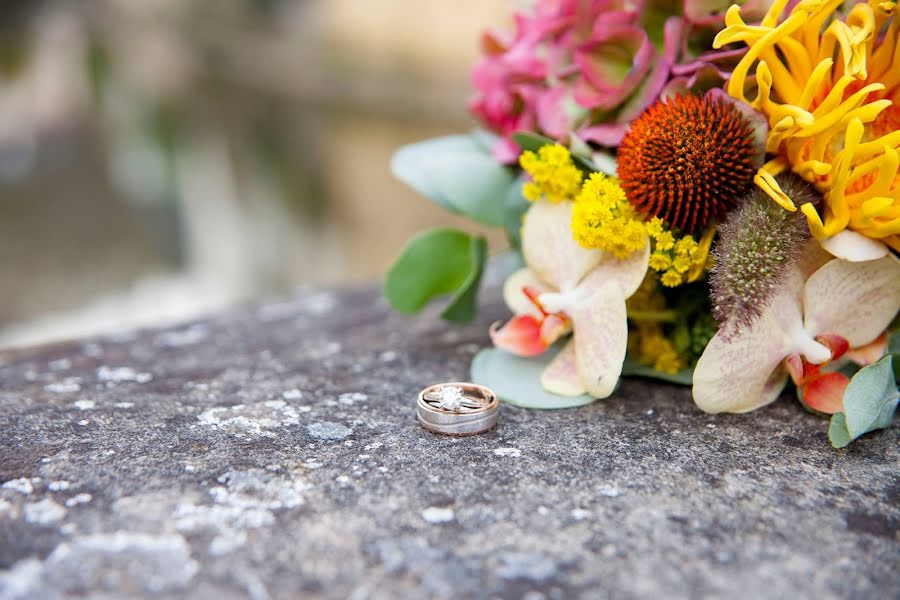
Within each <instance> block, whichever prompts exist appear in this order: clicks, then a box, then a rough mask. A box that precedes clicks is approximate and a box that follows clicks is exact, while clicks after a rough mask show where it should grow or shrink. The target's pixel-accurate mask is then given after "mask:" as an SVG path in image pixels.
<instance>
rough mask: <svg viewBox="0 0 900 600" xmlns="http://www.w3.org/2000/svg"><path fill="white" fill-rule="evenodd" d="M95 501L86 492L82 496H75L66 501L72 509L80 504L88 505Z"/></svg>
mask: <svg viewBox="0 0 900 600" xmlns="http://www.w3.org/2000/svg"><path fill="white" fill-rule="evenodd" d="M93 499H94V497H93V496H91V495H90V494H88V493H85V492H83V493H81V494H75V495H74V496H72V497H71V498H69V499H68V500H66V506H67V507H69V508H72V507H73V506H78V505H79V504H87V503H88V502H90V501H91V500H93Z"/></svg>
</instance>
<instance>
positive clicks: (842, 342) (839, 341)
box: [816, 333, 850, 360]
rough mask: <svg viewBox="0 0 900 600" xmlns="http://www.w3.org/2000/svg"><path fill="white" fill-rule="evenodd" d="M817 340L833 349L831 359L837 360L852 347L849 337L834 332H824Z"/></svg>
mask: <svg viewBox="0 0 900 600" xmlns="http://www.w3.org/2000/svg"><path fill="white" fill-rule="evenodd" d="M816 341H817V342H819V343H820V344H822V345H823V346H825V347H826V348H828V349H829V350H831V360H837V359H839V358H840V357H842V356H844V354H846V353H847V350H849V349H850V342H848V341H847V338H845V337H843V336H840V335H835V334H833V333H823V334H820V335H817V336H816Z"/></svg>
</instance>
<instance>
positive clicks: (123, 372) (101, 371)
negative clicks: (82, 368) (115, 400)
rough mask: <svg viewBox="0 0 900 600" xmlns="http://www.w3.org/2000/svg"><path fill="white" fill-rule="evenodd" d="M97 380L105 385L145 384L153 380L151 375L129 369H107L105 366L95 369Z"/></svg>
mask: <svg viewBox="0 0 900 600" xmlns="http://www.w3.org/2000/svg"><path fill="white" fill-rule="evenodd" d="M97 379H99V380H100V381H103V382H105V383H124V382H129V381H133V382H135V383H147V382H148V381H151V380H152V379H153V375H152V374H151V373H140V372H138V371H135V370H134V369H132V368H131V367H109V366H106V365H103V366H101V367H100V368H98V369H97Z"/></svg>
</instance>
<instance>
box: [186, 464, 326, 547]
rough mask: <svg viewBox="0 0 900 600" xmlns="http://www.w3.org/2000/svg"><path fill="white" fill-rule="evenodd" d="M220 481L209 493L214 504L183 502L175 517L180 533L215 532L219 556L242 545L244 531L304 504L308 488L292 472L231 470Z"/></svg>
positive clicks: (260, 525)
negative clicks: (279, 512) (281, 511)
mask: <svg viewBox="0 0 900 600" xmlns="http://www.w3.org/2000/svg"><path fill="white" fill-rule="evenodd" d="M218 482H219V483H220V484H222V485H219V486H216V487H213V488H212V489H210V490H209V495H210V497H211V498H212V500H213V502H214V504H213V505H211V506H209V505H198V504H188V503H183V504H180V505H179V506H178V507H177V508H176V510H175V514H174V515H173V517H174V519H175V526H176V528H177V529H178V530H179V531H184V532H192V531H198V530H204V531H212V532H214V533H215V537H214V538H213V540H212V541H211V542H210V545H209V552H210V553H211V554H213V555H216V556H220V555H223V554H228V553H230V552H232V551H234V550H236V549H237V548H239V547H240V546H241V545H243V543H244V542H245V541H246V537H247V536H246V533H245V530H248V529H258V528H261V527H268V526H270V525H273V524H274V523H275V514H274V512H273V511H277V510H284V509H290V508H295V507H297V506H300V505H302V504H303V502H304V497H303V493H304V492H305V491H306V490H307V489H308V487H309V486H308V485H307V484H306V483H304V482H303V481H300V480H298V479H296V478H295V477H294V475H293V473H282V472H281V471H279V472H277V473H275V472H273V471H270V470H261V469H251V470H248V471H229V472H227V473H225V474H224V475H222V476H221V477H219V478H218Z"/></svg>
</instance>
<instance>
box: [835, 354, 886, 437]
mask: <svg viewBox="0 0 900 600" xmlns="http://www.w3.org/2000/svg"><path fill="white" fill-rule="evenodd" d="M897 397H898V393H897V384H896V382H895V380H894V367H893V364H892V357H891V356H890V355H888V356H885V357H884V358H882V359H881V360H879V361H878V362H877V363H874V364H871V365H869V366H867V367H863V368H862V369H860V370H859V371H858V372H857V373H856V375H854V376H853V379H851V380H850V384H849V385H848V386H847V389H846V390H844V416H845V417H846V420H847V432H848V433H849V434H850V436H851V437H852V438H854V439H855V438H858V437H859V436H861V435H862V434H864V433H867V432H869V431H872V430H875V429H884V428H885V427H888V426H890V424H891V420H892V419H893V418H894V411H895V410H896V408H897Z"/></svg>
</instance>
